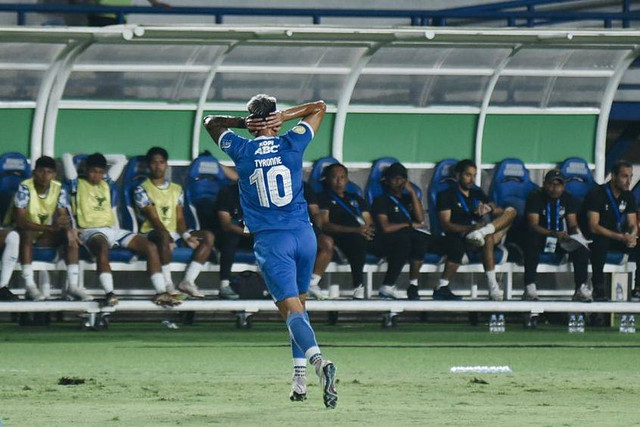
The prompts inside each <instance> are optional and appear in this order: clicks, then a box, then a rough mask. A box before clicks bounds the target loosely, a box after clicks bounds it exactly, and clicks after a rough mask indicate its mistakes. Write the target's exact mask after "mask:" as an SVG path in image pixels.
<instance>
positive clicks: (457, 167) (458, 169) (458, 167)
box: [453, 159, 478, 173]
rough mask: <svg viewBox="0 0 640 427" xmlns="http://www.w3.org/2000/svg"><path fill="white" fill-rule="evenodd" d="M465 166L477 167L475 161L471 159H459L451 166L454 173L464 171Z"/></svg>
mask: <svg viewBox="0 0 640 427" xmlns="http://www.w3.org/2000/svg"><path fill="white" fill-rule="evenodd" d="M467 168H474V169H478V167H477V166H476V163H475V162H474V161H473V160H471V159H464V160H460V161H459V162H458V163H456V165H455V167H454V168H453V171H454V172H455V173H462V172H464V171H466V170H467Z"/></svg>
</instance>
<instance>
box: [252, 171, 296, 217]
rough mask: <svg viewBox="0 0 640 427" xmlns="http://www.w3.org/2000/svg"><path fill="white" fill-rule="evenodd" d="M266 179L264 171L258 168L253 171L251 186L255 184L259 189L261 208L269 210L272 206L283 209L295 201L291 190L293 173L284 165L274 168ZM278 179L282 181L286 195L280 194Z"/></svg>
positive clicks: (268, 172)
mask: <svg viewBox="0 0 640 427" xmlns="http://www.w3.org/2000/svg"><path fill="white" fill-rule="evenodd" d="M266 175H267V176H266V179H265V174H264V170H263V169H262V168H257V169H256V170H254V171H253V173H252V174H251V176H250V177H249V182H250V183H251V185H253V184H255V185H256V186H257V189H258V200H259V201H260V206H262V207H265V208H268V207H269V206H270V204H269V200H271V204H273V205H275V206H277V207H282V206H285V205H288V204H289V203H291V200H292V199H293V190H292V188H291V172H290V171H289V168H287V167H286V166H284V165H278V166H273V167H272V168H271V169H269V170H268V171H267V173H266ZM278 177H280V179H281V180H282V188H283V190H284V194H280V191H279V189H278Z"/></svg>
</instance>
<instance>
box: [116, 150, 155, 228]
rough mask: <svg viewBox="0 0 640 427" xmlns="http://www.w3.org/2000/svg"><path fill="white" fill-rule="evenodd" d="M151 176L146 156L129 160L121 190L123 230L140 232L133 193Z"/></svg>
mask: <svg viewBox="0 0 640 427" xmlns="http://www.w3.org/2000/svg"><path fill="white" fill-rule="evenodd" d="M148 176H149V167H148V165H147V161H146V158H145V156H135V157H132V158H131V159H129V162H128V163H127V166H126V167H125V169H124V177H123V180H122V190H121V200H122V202H123V203H122V204H121V206H120V207H121V209H120V216H121V217H122V223H121V225H122V228H125V229H127V230H131V231H133V232H135V233H137V232H138V217H137V213H136V209H135V203H134V200H133V193H134V191H135V189H136V187H137V186H138V185H139V184H141V183H142V181H144V180H145V179H147V177H148Z"/></svg>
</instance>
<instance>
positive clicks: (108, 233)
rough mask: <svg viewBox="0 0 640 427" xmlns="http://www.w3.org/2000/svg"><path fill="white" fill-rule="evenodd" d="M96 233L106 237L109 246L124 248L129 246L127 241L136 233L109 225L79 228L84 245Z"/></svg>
mask: <svg viewBox="0 0 640 427" xmlns="http://www.w3.org/2000/svg"><path fill="white" fill-rule="evenodd" d="M97 235H101V236H103V237H104V238H105V239H107V242H108V243H109V247H111V248H114V247H117V246H119V247H121V248H126V247H128V246H129V243H131V240H132V239H133V238H134V237H136V234H135V233H133V232H131V231H129V230H122V229H120V228H111V227H100V228H85V229H81V230H80V233H79V237H80V240H81V241H82V243H84V244H85V245H87V244H88V243H89V241H90V240H91V239H93V238H94V237H95V236H97Z"/></svg>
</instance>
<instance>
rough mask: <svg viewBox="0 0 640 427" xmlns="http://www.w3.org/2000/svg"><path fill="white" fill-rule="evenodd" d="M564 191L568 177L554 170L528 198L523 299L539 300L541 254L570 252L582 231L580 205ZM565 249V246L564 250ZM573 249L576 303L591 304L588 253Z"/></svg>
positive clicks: (580, 249) (571, 252)
mask: <svg viewBox="0 0 640 427" xmlns="http://www.w3.org/2000/svg"><path fill="white" fill-rule="evenodd" d="M564 190H565V177H564V175H562V172H560V171H559V170H557V169H553V170H551V171H549V172H547V174H546V175H545V177H544V187H543V188H542V189H540V190H536V191H532V192H531V193H529V196H528V197H527V204H526V207H525V214H526V218H527V225H528V228H527V236H526V239H525V247H524V283H525V290H524V294H523V295H522V299H524V300H529V301H536V300H538V292H537V289H536V269H537V268H538V263H539V262H540V254H541V253H542V252H544V253H556V254H564V253H566V252H567V250H565V247H567V248H568V244H569V242H571V240H572V239H571V238H570V237H569V234H572V235H575V234H578V233H581V232H580V229H579V228H578V218H577V202H576V201H575V199H574V198H573V197H572V196H571V195H570V194H569V193H567V192H566V191H564ZM563 246H564V247H563ZM572 246H573V247H572V248H571V250H570V258H571V261H572V262H573V271H574V280H575V285H576V292H575V294H574V300H580V301H591V300H592V298H591V289H590V288H589V287H588V286H587V278H588V272H587V270H588V268H589V250H588V249H587V248H586V247H585V246H582V245H580V244H574V245H572Z"/></svg>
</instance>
